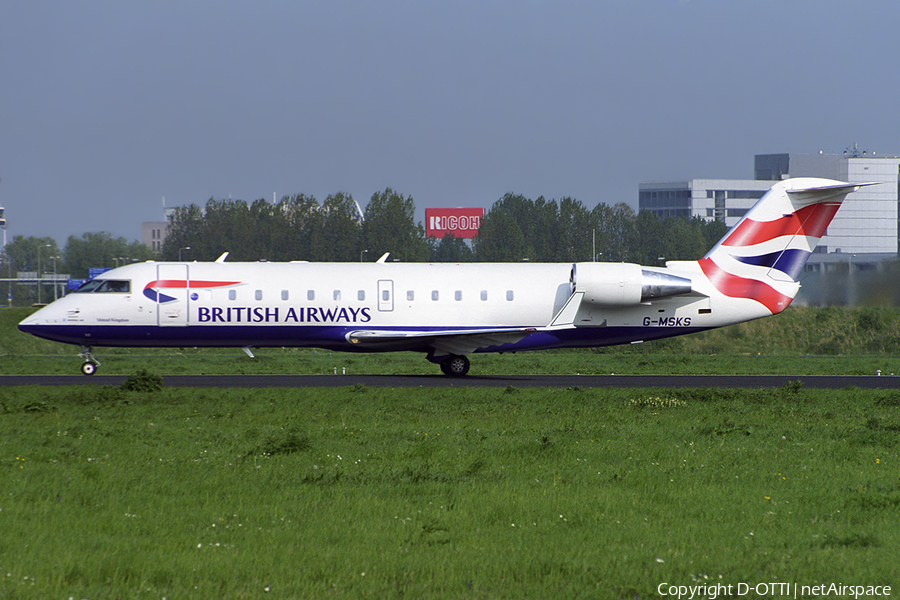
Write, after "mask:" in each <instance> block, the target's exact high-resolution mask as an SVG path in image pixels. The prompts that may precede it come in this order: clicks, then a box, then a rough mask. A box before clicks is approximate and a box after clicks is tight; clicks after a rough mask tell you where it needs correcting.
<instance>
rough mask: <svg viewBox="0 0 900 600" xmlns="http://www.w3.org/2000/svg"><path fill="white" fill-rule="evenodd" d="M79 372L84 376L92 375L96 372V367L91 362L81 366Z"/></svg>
mask: <svg viewBox="0 0 900 600" xmlns="http://www.w3.org/2000/svg"><path fill="white" fill-rule="evenodd" d="M81 372H82V373H83V374H85V375H93V374H94V373H96V372H97V365H95V364H94V363H92V362H86V363H84V364H83V365H81Z"/></svg>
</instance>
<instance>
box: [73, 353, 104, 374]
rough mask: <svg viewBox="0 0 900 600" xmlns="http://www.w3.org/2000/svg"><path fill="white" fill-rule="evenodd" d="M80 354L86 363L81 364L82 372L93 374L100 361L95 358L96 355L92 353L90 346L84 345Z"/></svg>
mask: <svg viewBox="0 0 900 600" xmlns="http://www.w3.org/2000/svg"><path fill="white" fill-rule="evenodd" d="M78 356H79V357H80V358H83V359H84V364H82V365H81V372H82V374H84V375H93V374H94V373H96V372H97V367H99V366H100V361H99V360H97V359H96V358H94V355H93V354H91V347H90V346H84V347H83V348H82V349H81V353H80V354H79V355H78Z"/></svg>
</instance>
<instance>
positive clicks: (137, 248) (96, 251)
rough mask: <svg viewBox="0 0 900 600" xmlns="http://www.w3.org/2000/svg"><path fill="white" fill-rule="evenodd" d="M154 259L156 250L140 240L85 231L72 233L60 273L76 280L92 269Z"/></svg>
mask: <svg viewBox="0 0 900 600" xmlns="http://www.w3.org/2000/svg"><path fill="white" fill-rule="evenodd" d="M155 258H156V253H155V252H154V251H153V250H151V249H150V248H148V247H147V246H145V245H144V244H142V243H140V242H138V241H133V242H129V241H128V240H126V239H125V238H123V237H119V238H114V237H113V236H112V234H110V233H107V232H105V231H101V232H99V233H85V234H83V235H82V236H81V238H77V237H75V236H74V235H72V236H69V239H68V240H67V241H66V247H65V249H64V250H63V263H62V270H61V272H66V273H68V274H69V275H70V276H71V277H72V278H75V279H83V278H86V277H87V276H88V269H91V268H98V269H102V268H113V267H116V266H122V265H126V264H128V263H133V262H143V261H146V260H153V259H155Z"/></svg>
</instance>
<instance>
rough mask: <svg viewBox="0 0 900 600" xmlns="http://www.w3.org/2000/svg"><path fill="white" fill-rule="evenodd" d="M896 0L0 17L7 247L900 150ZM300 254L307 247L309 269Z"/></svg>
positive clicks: (625, 187)
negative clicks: (255, 213)
mask: <svg viewBox="0 0 900 600" xmlns="http://www.w3.org/2000/svg"><path fill="white" fill-rule="evenodd" d="M898 23H900V3H898V2H896V0H867V1H864V2H846V1H843V0H754V1H749V0H747V1H743V0H729V1H727V2H725V1H722V0H596V1H590V2H588V1H580V2H576V1H555V2H551V1H542V0H526V1H519V2H513V1H493V0H480V1H467V0H459V1H452V2H451V1H446V2H441V1H436V0H418V1H414V0H408V1H397V0H379V1H368V0H360V1H355V2H348V1H342V0H330V1H321V2H319V1H310V2H297V1H291V2H288V1H274V0H273V1H263V2H252V3H251V2H237V1H231V0H218V1H215V2H213V1H202V2H201V1H196V2H194V1H165V0H161V1H154V2H124V1H123V2H114V1H112V0H104V1H95V0H83V1H79V2H64V1H62V0H57V1H45V0H29V1H27V2H26V1H24V0H9V1H6V2H2V3H0V206H4V207H5V208H6V217H7V220H8V230H9V236H10V237H11V236H13V235H26V236H27V235H34V236H52V237H54V238H56V239H57V241H58V242H59V243H60V245H64V244H65V241H66V238H67V237H68V236H70V235H76V236H80V235H81V234H82V233H84V232H86V231H107V232H110V233H112V234H113V235H115V236H117V237H118V236H123V237H125V238H127V239H128V240H134V239H138V238H139V236H140V223H141V222H142V221H154V220H159V219H161V214H162V198H163V197H165V200H166V204H167V205H168V206H181V205H184V204H189V203H197V204H200V205H203V204H205V202H206V200H207V199H209V198H210V197H215V198H227V197H229V196H230V197H232V198H235V199H238V198H240V199H244V200H247V201H252V200H255V199H257V198H266V199H268V200H270V201H271V200H272V197H273V193H274V194H276V195H277V197H278V198H280V197H281V196H283V195H286V194H297V193H306V194H312V195H315V196H316V197H317V198H318V199H319V200H320V201H322V200H324V199H325V197H326V196H327V195H328V194H330V193H335V192H338V191H343V192H348V193H351V194H353V197H354V198H355V199H356V200H357V201H358V202H359V203H360V204H361V205H362V206H363V207H365V205H366V203H367V202H368V200H369V197H370V196H371V195H372V194H373V193H374V192H376V191H379V190H383V189H384V188H385V187H391V188H393V189H395V190H397V191H399V192H401V193H403V194H404V195H411V196H412V197H413V199H414V201H415V204H416V207H417V209H418V212H419V219H423V218H424V214H423V213H424V208H426V207H447V206H478V207H484V208H489V207H490V206H491V204H493V202H494V201H496V200H497V199H498V198H500V197H501V196H502V195H503V194H504V193H506V192H516V193H521V194H524V195H526V196H528V197H531V198H536V197H538V196H544V197H546V198H562V197H565V196H571V197H574V198H577V199H578V200H580V201H581V202H583V203H584V204H585V205H587V206H588V207H593V206H594V205H596V204H597V203H599V202H607V203H610V204H612V203H615V202H627V203H629V204H631V205H632V206H636V202H637V189H638V184H639V183H640V182H642V181H661V180H662V181H667V180H684V179H689V178H694V177H698V178H699V177H702V178H752V176H753V172H752V171H753V155H754V154H757V153H774V152H818V151H819V150H825V151H837V152H839V151H841V150H843V149H844V148H845V147H847V146H849V145H852V144H855V143H856V144H859V145H860V147H862V148H866V149H868V150H870V151H874V152H878V153H881V154H891V155H896V154H898V153H900V119H898V118H897V105H898V88H900V77H898V76H897V67H896V59H897V55H898V46H897V43H896V35H897V34H896V31H897V24H898ZM298 258H302V257H298Z"/></svg>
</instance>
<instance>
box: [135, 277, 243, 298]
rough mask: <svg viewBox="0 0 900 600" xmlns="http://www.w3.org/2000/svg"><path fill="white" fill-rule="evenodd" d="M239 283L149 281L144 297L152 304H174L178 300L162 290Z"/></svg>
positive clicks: (234, 282)
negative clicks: (152, 302)
mask: <svg viewBox="0 0 900 600" xmlns="http://www.w3.org/2000/svg"><path fill="white" fill-rule="evenodd" d="M239 283H240V281H198V280H192V281H187V280H185V279H159V280H157V281H151V282H150V283H148V284H147V285H145V286H144V295H145V296H146V297H147V298H150V300H152V301H154V302H159V303H160V304H164V303H166V302H174V301H175V300H178V298H175V297H174V296H169V295H168V294H164V293H162V291H161V290H163V289H179V290H184V289H187V288H192V289H196V288H216V287H228V286H230V285H237V284H239Z"/></svg>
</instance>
